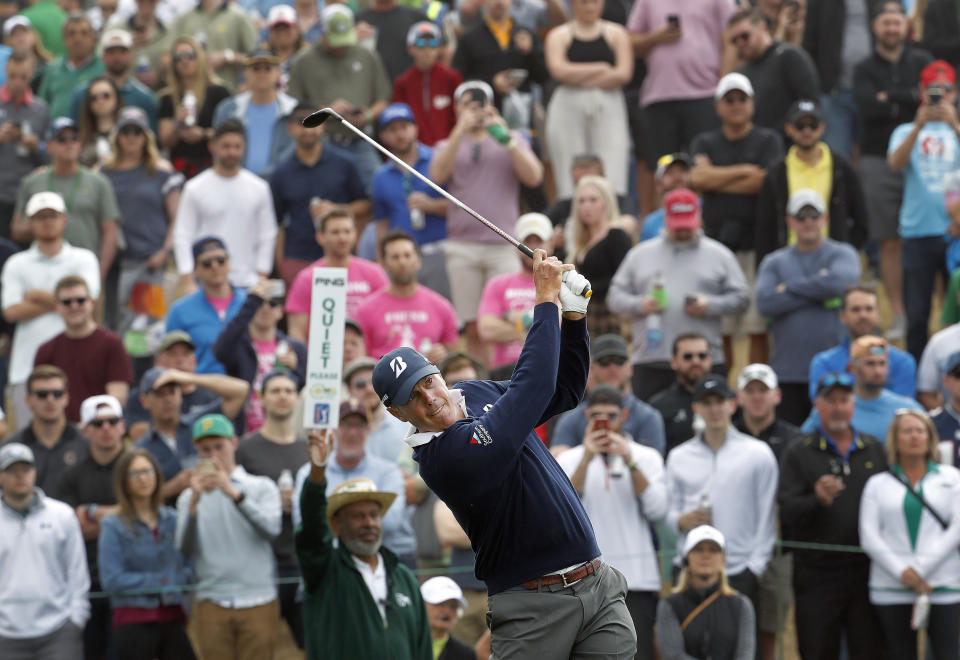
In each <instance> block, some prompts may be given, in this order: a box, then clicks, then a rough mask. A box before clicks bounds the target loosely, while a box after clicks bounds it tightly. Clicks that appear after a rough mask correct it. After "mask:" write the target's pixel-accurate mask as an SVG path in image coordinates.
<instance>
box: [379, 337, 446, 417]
mask: <svg viewBox="0 0 960 660" xmlns="http://www.w3.org/2000/svg"><path fill="white" fill-rule="evenodd" d="M438 373H440V370H439V369H438V368H437V365H435V364H433V363H431V362H430V361H428V360H427V358H425V357H423V356H422V355H420V353H418V352H417V351H415V350H413V349H412V348H409V347H407V346H401V347H400V348H395V349H393V350H392V351H390V352H389V353H387V354H386V355H384V356H383V357H382V358H380V359H379V360H378V361H377V366H375V367H374V368H373V389H374V391H376V393H377V396H379V397H380V401H381V402H383V405H385V406H387V407H388V408H389V407H390V406H402V405H404V404H405V403H407V401H409V400H410V393H411V392H413V388H414V387H415V386H416V384H417V383H419V382H420V379H421V378H423V377H424V376H429V375H430V374H438Z"/></svg>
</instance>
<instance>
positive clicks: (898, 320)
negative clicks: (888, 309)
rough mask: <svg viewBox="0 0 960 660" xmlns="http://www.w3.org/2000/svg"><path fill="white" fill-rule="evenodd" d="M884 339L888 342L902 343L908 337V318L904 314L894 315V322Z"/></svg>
mask: <svg viewBox="0 0 960 660" xmlns="http://www.w3.org/2000/svg"><path fill="white" fill-rule="evenodd" d="M883 336H884V338H885V339H886V340H887V341H902V340H903V339H906V337H907V317H905V316H904V315H903V314H894V315H893V322H892V323H891V324H890V327H889V328H887V331H886V332H885V333H884V335H883Z"/></svg>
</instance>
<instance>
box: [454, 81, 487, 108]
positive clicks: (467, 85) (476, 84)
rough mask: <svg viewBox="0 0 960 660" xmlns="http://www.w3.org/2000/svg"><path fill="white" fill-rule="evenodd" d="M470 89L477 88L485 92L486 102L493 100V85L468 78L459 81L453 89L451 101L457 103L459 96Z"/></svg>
mask: <svg viewBox="0 0 960 660" xmlns="http://www.w3.org/2000/svg"><path fill="white" fill-rule="evenodd" d="M471 89H479V90H480V91H481V92H483V93H484V94H486V96H487V103H492V102H493V87H491V86H490V85H488V84H487V83H485V82H484V81H482V80H468V81H466V82H462V83H460V85H458V86H457V88H456V89H455V90H453V102H454V103H459V101H460V97H461V96H463V94H464V92H467V91H469V90H471Z"/></svg>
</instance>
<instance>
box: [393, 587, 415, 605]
mask: <svg viewBox="0 0 960 660" xmlns="http://www.w3.org/2000/svg"><path fill="white" fill-rule="evenodd" d="M393 599H394V600H395V601H397V607H408V606H409V605H411V604H412V603H413V601H412V600H410V596H408V595H407V594H402V593H400V592H399V591H398V592H397V593H395V594H394V595H393Z"/></svg>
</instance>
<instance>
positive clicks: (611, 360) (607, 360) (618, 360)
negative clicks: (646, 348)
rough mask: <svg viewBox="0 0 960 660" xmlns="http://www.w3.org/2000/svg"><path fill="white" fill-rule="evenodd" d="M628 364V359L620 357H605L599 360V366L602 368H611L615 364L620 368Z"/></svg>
mask: <svg viewBox="0 0 960 660" xmlns="http://www.w3.org/2000/svg"><path fill="white" fill-rule="evenodd" d="M626 363H627V358H625V357H621V356H619V355H604V356H603V357H602V358H598V359H597V364H599V365H600V366H601V367H609V366H610V365H611V364H615V365H617V366H618V367H622V366H623V365H625V364H626Z"/></svg>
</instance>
